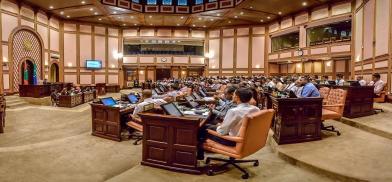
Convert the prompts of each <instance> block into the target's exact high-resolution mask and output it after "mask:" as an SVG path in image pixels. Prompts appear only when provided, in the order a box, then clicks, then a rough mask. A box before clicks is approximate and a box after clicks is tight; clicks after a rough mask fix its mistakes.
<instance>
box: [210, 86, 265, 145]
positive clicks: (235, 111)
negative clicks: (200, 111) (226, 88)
mask: <svg viewBox="0 0 392 182" xmlns="http://www.w3.org/2000/svg"><path fill="white" fill-rule="evenodd" d="M252 96H253V95H252V91H251V90H250V89H249V88H240V89H237V90H236V91H235V92H234V97H233V101H234V102H235V103H237V104H238V106H237V107H235V108H232V109H229V110H228V111H227V113H226V116H225V118H224V119H223V122H222V123H221V124H218V125H217V127H216V131H217V132H218V133H219V134H221V135H230V136H237V135H238V132H239V130H240V127H241V124H242V123H241V121H242V119H243V118H244V117H245V115H247V114H250V113H254V112H257V111H260V109H259V108H258V107H256V106H253V105H250V104H249V102H250V100H251V99H252ZM210 129H215V127H210ZM207 138H210V139H211V140H214V141H216V142H219V143H222V144H224V145H229V146H235V142H230V141H222V140H221V138H218V137H214V136H213V135H208V134H207Z"/></svg>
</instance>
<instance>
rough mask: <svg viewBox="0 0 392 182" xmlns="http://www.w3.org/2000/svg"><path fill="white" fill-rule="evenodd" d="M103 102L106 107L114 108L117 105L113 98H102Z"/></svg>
mask: <svg viewBox="0 0 392 182" xmlns="http://www.w3.org/2000/svg"><path fill="white" fill-rule="evenodd" d="M101 102H102V104H103V105H104V106H113V105H116V104H117V103H116V101H115V100H114V99H113V97H107V98H102V99H101Z"/></svg>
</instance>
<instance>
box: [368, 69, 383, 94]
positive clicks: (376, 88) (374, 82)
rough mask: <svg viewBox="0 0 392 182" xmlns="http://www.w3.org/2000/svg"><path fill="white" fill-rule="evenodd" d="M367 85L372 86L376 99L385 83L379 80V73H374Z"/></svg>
mask: <svg viewBox="0 0 392 182" xmlns="http://www.w3.org/2000/svg"><path fill="white" fill-rule="evenodd" d="M368 85H369V86H374V95H375V97H378V96H380V94H381V92H382V91H383V90H384V86H385V83H384V81H382V80H381V76H380V74H379V73H374V74H373V75H372V81H371V82H370V83H369V84H368Z"/></svg>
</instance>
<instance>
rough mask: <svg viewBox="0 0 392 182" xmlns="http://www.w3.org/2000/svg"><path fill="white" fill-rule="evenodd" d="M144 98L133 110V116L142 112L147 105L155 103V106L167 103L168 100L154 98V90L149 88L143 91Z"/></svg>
mask: <svg viewBox="0 0 392 182" xmlns="http://www.w3.org/2000/svg"><path fill="white" fill-rule="evenodd" d="M142 94H143V95H142V99H143V102H141V103H139V104H137V105H136V107H135V110H134V111H133V114H132V117H136V116H137V114H138V113H139V112H142V111H143V109H144V106H145V105H148V104H151V103H153V104H154V106H155V105H157V106H160V105H161V104H165V103H166V101H164V100H162V99H153V98H152V91H151V90H149V89H145V90H143V92H142Z"/></svg>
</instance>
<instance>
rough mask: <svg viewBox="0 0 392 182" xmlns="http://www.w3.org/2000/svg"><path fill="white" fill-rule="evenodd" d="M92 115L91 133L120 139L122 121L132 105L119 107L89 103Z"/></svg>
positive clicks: (116, 139)
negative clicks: (124, 107)
mask: <svg viewBox="0 0 392 182" xmlns="http://www.w3.org/2000/svg"><path fill="white" fill-rule="evenodd" d="M90 105H91V113H92V114H91V116H92V119H91V120H92V135H94V136H98V137H102V138H106V139H110V140H114V141H121V130H122V122H123V123H125V122H126V120H127V118H128V115H129V114H131V113H132V112H133V110H134V108H133V107H128V108H126V109H120V108H118V107H109V106H104V105H102V104H90Z"/></svg>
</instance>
